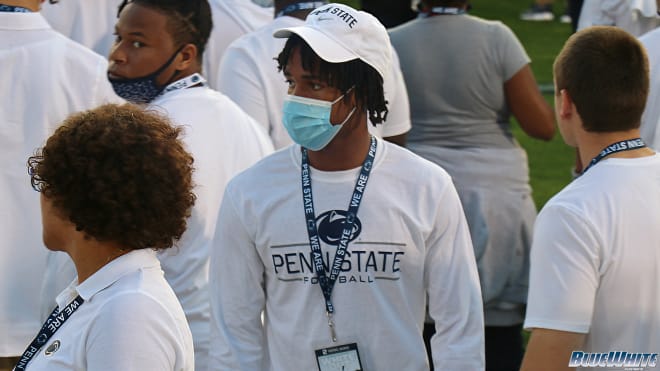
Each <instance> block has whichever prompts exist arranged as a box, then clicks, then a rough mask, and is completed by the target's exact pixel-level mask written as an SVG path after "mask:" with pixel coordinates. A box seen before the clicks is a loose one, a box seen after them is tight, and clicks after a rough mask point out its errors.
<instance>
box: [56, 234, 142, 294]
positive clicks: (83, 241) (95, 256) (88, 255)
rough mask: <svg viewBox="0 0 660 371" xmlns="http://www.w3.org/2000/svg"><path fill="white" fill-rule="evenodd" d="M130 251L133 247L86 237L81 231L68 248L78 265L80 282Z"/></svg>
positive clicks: (75, 263) (67, 250)
mask: <svg viewBox="0 0 660 371" xmlns="http://www.w3.org/2000/svg"><path fill="white" fill-rule="evenodd" d="M130 251H131V249H128V248H123V247H122V246H119V245H118V244H116V243H114V242H99V241H97V240H94V239H90V238H84V236H83V235H82V233H81V232H79V236H76V237H75V238H74V239H73V241H72V242H71V244H70V246H69V247H68V248H67V249H66V252H67V253H68V254H69V256H70V257H71V260H73V264H74V265H75V266H76V272H77V274H78V284H81V283H83V282H84V281H85V280H86V279H88V278H89V277H90V276H91V275H93V274H94V273H96V272H97V271H98V270H99V269H101V268H103V267H104V266H105V265H106V264H108V263H110V262H111V261H113V260H114V259H116V258H118V257H120V256H122V255H124V254H126V253H128V252H130Z"/></svg>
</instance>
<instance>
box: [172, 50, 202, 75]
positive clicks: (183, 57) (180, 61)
mask: <svg viewBox="0 0 660 371" xmlns="http://www.w3.org/2000/svg"><path fill="white" fill-rule="evenodd" d="M179 56H180V57H178V58H177V59H176V64H175V66H176V69H177V70H179V71H184V70H187V69H189V68H190V67H191V66H193V65H194V64H195V63H198V61H197V46H195V45H194V44H186V45H185V46H184V47H183V48H182V49H181V51H180V52H179Z"/></svg>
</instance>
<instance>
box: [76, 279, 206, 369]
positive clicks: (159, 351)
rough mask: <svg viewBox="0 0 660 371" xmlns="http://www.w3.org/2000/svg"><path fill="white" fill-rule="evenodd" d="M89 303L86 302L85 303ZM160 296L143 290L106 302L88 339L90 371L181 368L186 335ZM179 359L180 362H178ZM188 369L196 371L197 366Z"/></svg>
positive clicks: (87, 366) (87, 352) (87, 351)
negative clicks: (152, 295)
mask: <svg viewBox="0 0 660 371" xmlns="http://www.w3.org/2000/svg"><path fill="white" fill-rule="evenodd" d="M83 305H85V304H83ZM174 323H176V321H175V320H174V319H173V318H172V316H171V315H170V313H169V311H168V310H167V309H166V308H165V307H163V305H162V304H161V303H160V302H158V301H157V300H156V299H154V298H152V297H150V296H148V295H146V294H144V293H139V292H131V293H126V294H122V295H118V296H116V297H114V298H113V299H112V300H110V301H109V302H107V303H105V304H104V305H103V306H102V307H101V309H100V310H99V313H98V314H97V316H96V320H95V321H94V323H93V324H92V325H91V327H90V330H89V335H88V336H89V337H88V339H87V342H86V344H87V345H86V347H87V348H86V349H85V357H86V360H87V364H86V365H81V366H82V367H81V368H84V369H86V370H89V371H144V370H178V367H182V365H181V360H182V359H183V358H184V357H185V356H184V354H183V353H182V351H183V349H184V348H183V339H184V335H183V334H180V333H178V328H177V327H176V326H174ZM177 359H178V360H179V363H177ZM190 366H191V367H190V368H185V370H186V371H192V370H193V368H194V367H192V365H190Z"/></svg>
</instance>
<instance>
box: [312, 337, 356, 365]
mask: <svg viewBox="0 0 660 371" xmlns="http://www.w3.org/2000/svg"><path fill="white" fill-rule="evenodd" d="M316 363H317V364H318V366H319V371H362V363H361V362H360V353H359V352H358V347H357V343H350V344H343V345H337V346H334V347H329V348H322V349H317V350H316Z"/></svg>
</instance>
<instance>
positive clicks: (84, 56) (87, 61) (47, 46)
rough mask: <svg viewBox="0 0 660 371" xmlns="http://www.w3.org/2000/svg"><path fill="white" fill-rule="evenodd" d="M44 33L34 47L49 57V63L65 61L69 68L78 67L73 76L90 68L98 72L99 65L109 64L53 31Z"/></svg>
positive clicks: (85, 48)
mask: <svg viewBox="0 0 660 371" xmlns="http://www.w3.org/2000/svg"><path fill="white" fill-rule="evenodd" d="M43 33H44V36H43V37H42V38H41V39H40V40H39V42H37V43H35V44H34V45H32V46H34V49H35V50H36V52H38V53H40V54H44V55H48V57H49V63H59V62H58V61H62V60H65V61H66V62H67V64H68V65H69V66H71V65H74V66H76V68H77V69H76V70H75V71H71V72H72V73H73V74H78V73H80V71H81V70H83V71H84V70H87V69H90V68H92V69H94V70H96V69H97V68H98V66H99V65H103V66H105V65H107V63H108V62H107V60H106V59H105V58H104V57H103V56H101V55H99V54H97V53H96V52H94V51H93V50H91V49H89V48H87V47H85V46H84V45H82V44H80V43H78V42H76V41H73V40H71V39H69V38H68V37H66V36H64V35H62V34H61V33H59V32H57V31H55V30H53V29H48V30H43ZM27 46H28V47H29V46H30V45H27Z"/></svg>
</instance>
